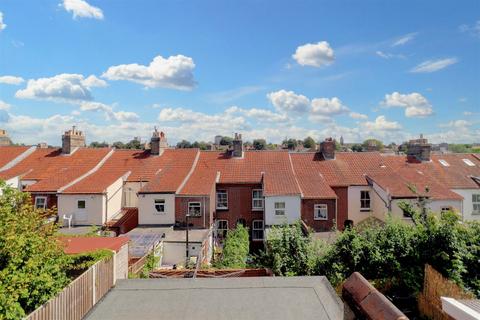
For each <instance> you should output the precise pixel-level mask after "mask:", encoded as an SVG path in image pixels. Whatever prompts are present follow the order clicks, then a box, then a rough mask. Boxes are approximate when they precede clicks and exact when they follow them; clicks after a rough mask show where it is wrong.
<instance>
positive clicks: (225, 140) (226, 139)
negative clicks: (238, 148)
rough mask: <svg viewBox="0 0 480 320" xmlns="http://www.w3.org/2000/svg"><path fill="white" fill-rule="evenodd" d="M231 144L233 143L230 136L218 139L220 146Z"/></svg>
mask: <svg viewBox="0 0 480 320" xmlns="http://www.w3.org/2000/svg"><path fill="white" fill-rule="evenodd" d="M232 144H233V139H232V138H230V137H222V140H220V145H221V146H231V145H232Z"/></svg>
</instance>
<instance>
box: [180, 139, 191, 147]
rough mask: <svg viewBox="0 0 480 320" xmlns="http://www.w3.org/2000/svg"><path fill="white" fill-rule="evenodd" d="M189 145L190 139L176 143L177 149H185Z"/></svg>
mask: <svg viewBox="0 0 480 320" xmlns="http://www.w3.org/2000/svg"><path fill="white" fill-rule="evenodd" d="M191 147H192V144H191V143H190V141H187V140H182V141H180V142H178V143H177V148H179V149H186V148H191Z"/></svg>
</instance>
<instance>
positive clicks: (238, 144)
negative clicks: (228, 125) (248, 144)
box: [232, 133, 243, 158]
mask: <svg viewBox="0 0 480 320" xmlns="http://www.w3.org/2000/svg"><path fill="white" fill-rule="evenodd" d="M232 143H233V150H232V156H233V157H234V158H243V141H242V135H241V134H240V133H235V138H233V141H232Z"/></svg>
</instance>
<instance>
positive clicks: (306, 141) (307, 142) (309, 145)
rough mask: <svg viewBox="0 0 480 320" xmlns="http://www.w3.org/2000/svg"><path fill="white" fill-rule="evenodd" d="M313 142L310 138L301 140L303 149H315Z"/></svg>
mask: <svg viewBox="0 0 480 320" xmlns="http://www.w3.org/2000/svg"><path fill="white" fill-rule="evenodd" d="M315 145H316V143H315V140H313V138H312V137H306V138H305V139H303V146H304V147H305V148H309V149H312V148H315Z"/></svg>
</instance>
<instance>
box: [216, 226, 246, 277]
mask: <svg viewBox="0 0 480 320" xmlns="http://www.w3.org/2000/svg"><path fill="white" fill-rule="evenodd" d="M248 251H249V240H248V230H247V228H245V227H244V226H242V225H241V224H237V227H236V228H235V229H234V230H228V232H227V237H226V238H225V243H224V246H223V254H222V259H221V261H220V262H219V263H218V264H216V265H217V266H218V267H222V268H245V267H246V266H247V257H248Z"/></svg>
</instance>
